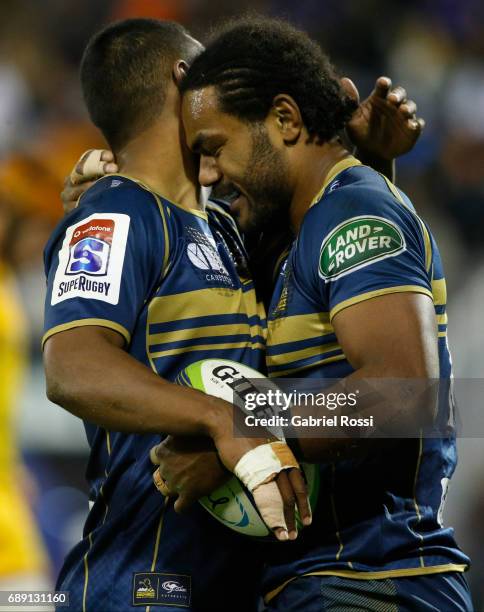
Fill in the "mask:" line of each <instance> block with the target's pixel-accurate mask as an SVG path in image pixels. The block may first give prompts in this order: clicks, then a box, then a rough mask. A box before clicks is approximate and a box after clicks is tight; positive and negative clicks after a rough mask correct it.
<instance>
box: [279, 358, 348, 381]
mask: <svg viewBox="0 0 484 612" xmlns="http://www.w3.org/2000/svg"><path fill="white" fill-rule="evenodd" d="M344 359H346V355H345V354H344V353H341V355H333V356H332V357H322V358H321V359H318V361H312V362H311V363H308V364H306V365H300V366H297V367H295V368H289V369H288V370H277V372H269V378H277V377H278V376H289V375H290V374H295V373H296V372H302V371H303V370H307V369H309V368H314V367H316V366H321V365H325V364H327V363H333V362H334V361H343V360H344Z"/></svg>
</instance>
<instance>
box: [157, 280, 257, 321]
mask: <svg viewBox="0 0 484 612" xmlns="http://www.w3.org/2000/svg"><path fill="white" fill-rule="evenodd" d="M242 302H244V305H243V306H242ZM240 312H244V313H247V316H248V317H254V316H257V315H259V316H260V315H261V309H260V305H258V304H257V301H256V297H255V290H254V289H250V290H249V291H246V292H243V291H242V289H231V288H229V287H227V288H221V287H210V288H208V289H195V290H194V291H185V292H183V293H177V294H175V295H162V296H159V297H155V298H153V300H152V301H151V302H150V305H149V312H148V322H149V324H150V325H154V324H156V323H170V322H172V321H180V320H182V319H191V318H194V317H200V316H203V313H205V314H207V315H211V316H212V315H224V314H227V313H234V314H236V313H240Z"/></svg>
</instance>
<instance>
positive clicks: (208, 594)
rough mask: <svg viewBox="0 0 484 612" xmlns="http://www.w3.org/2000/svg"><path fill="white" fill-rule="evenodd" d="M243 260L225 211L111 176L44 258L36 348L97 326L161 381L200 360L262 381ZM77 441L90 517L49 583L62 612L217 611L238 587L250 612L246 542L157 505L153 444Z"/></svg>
mask: <svg viewBox="0 0 484 612" xmlns="http://www.w3.org/2000/svg"><path fill="white" fill-rule="evenodd" d="M245 257H246V255H245V251H244V247H243V244H242V241H241V238H240V236H239V234H238V232H237V228H236V225H235V223H234V221H233V220H232V218H231V217H230V215H229V214H227V212H226V210H225V209H224V206H223V204H222V203H215V202H214V203H209V204H208V205H207V210H206V211H205V212H202V211H199V210H186V209H184V208H182V207H180V206H178V205H176V204H174V203H172V202H169V201H167V200H166V199H164V198H163V197H162V196H160V195H158V194H156V193H154V192H152V191H150V190H149V189H148V188H147V187H145V186H144V185H142V184H141V183H140V182H138V181H136V180H133V179H130V178H128V177H125V176H122V175H115V176H113V175H110V176H107V177H105V178H103V179H101V180H99V181H98V182H97V183H96V184H95V185H94V186H93V187H92V188H91V189H89V190H88V191H87V192H86V194H85V195H84V196H83V197H82V198H81V202H80V205H79V207H78V208H76V209H75V210H74V211H73V212H71V213H70V214H69V215H68V216H66V217H65V218H64V219H63V220H62V222H61V223H60V224H59V225H58V227H57V228H56V230H55V231H54V233H53V235H52V237H51V239H50V241H49V243H48V245H47V247H46V250H45V270H46V275H47V279H48V290H47V298H46V307H45V336H44V342H45V341H46V340H48V338H49V337H51V336H52V335H53V334H56V333H58V332H62V331H63V330H67V329H71V328H75V327H79V326H83V325H100V326H104V327H107V328H110V329H113V330H116V331H117V332H119V333H120V334H121V335H122V336H123V337H124V339H125V342H126V350H127V352H128V353H129V354H130V355H132V356H133V357H134V358H135V359H137V360H138V361H140V362H141V363H143V364H145V365H146V366H147V367H148V368H151V369H152V370H153V371H154V372H156V373H157V374H159V375H160V376H162V377H163V378H165V379H167V380H171V381H173V380H174V379H175V377H176V376H177V374H178V373H179V372H180V370H182V369H183V368H184V367H186V366H187V365H189V364H190V363H193V362H194V361H198V360H200V359H203V358H221V359H225V358H226V359H232V360H234V361H238V362H241V363H244V364H246V365H248V366H251V367H253V368H255V369H258V370H261V369H262V368H263V366H264V348H265V334H266V332H265V324H266V322H265V315H264V310H263V307H262V306H261V304H259V303H258V302H257V300H256V296H255V291H254V287H253V284H252V281H251V279H250V277H249V276H248V273H247V267H246V259H245ZM93 357H94V356H93ZM140 401H142V398H141V397H140ZM85 429H86V433H87V438H88V441H89V445H90V448H91V452H90V458H89V463H88V468H87V479H88V481H89V485H90V488H91V495H90V497H91V500H92V503H93V505H92V509H91V511H90V513H89V516H88V519H87V522H86V525H85V529H84V537H83V539H82V541H81V542H80V543H79V544H78V545H77V546H76V547H75V548H74V549H73V551H72V552H71V553H70V555H69V556H68V557H67V559H66V561H65V564H64V567H63V569H62V571H61V575H60V577H59V581H58V588H62V589H63V590H69V591H70V593H71V595H70V597H71V606H73V607H74V608H75V609H76V610H78V609H79V610H81V609H83V610H124V609H127V608H129V609H131V605H137V606H146V605H151V606H161V607H163V606H165V605H166V606H172V605H177V606H181V607H185V608H190V609H194V610H199V609H208V608H210V609H214V610H218V609H226V606H227V598H231V597H232V594H233V593H234V592H238V593H239V591H240V589H239V588H238V585H239V582H240V576H241V575H244V576H245V577H246V581H247V584H246V586H245V587H244V590H243V593H242V592H241V591H240V593H241V594H240V598H241V599H240V605H241V606H242V607H241V608H240V609H244V610H245V609H247V610H250V609H251V608H250V605H249V602H251V603H252V601H253V600H254V597H255V591H256V588H257V579H258V572H259V570H260V565H259V563H260V562H259V561H258V560H257V559H258V556H257V555H256V554H254V547H253V543H252V542H251V541H250V539H248V538H243V537H242V536H237V534H235V533H234V532H232V531H230V530H228V529H226V528H224V527H222V526H221V525H220V524H219V523H218V522H217V521H216V520H214V519H213V518H212V517H211V516H210V515H208V513H207V512H205V511H204V510H203V509H202V508H201V507H200V506H199V505H198V504H195V506H194V507H193V508H192V509H191V510H190V511H188V512H187V513H186V514H184V515H183V516H179V515H177V514H176V513H175V512H174V511H173V508H172V504H171V503H169V504H167V507H166V508H165V507H164V504H163V498H162V497H161V496H160V494H159V493H158V491H157V490H156V489H155V487H154V485H153V482H152V472H153V469H154V468H153V466H152V465H151V462H150V460H149V450H150V449H151V447H152V446H153V445H155V444H156V443H158V442H159V441H160V436H151V435H134V434H133V435H128V434H125V433H119V432H114V431H106V430H104V429H102V428H100V427H97V426H94V425H92V424H90V423H85ZM160 433H161V432H160ZM222 601H223V604H222V603H221V602H222ZM204 606H205V607H204ZM207 606H208V608H207ZM156 609H158V608H156ZM170 609H171V608H170Z"/></svg>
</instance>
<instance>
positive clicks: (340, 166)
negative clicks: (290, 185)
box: [309, 155, 362, 208]
mask: <svg viewBox="0 0 484 612" xmlns="http://www.w3.org/2000/svg"><path fill="white" fill-rule="evenodd" d="M361 165H362V164H361V162H360V161H359V160H358V159H356V157H353V156H352V155H350V156H349V157H345V159H342V160H341V161H339V162H338V163H336V164H335V165H334V166H333V167H332V168H331V170H330V171H329V172H328V174H327V175H326V178H325V179H324V183H323V186H322V187H321V189H320V191H319V192H318V194H317V195H316V197H315V198H314V200H313V201H312V202H311V204H310V205H309V208H311V206H314V205H315V204H317V203H318V202H319V200H320V199H321V198H322V197H323V195H324V192H325V191H326V187H327V186H328V185H329V184H330V183H331V182H332V180H333V179H334V178H336V176H337V175H338V174H339V173H340V172H343V170H347V169H348V168H352V167H353V166H361Z"/></svg>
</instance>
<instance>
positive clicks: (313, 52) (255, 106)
mask: <svg viewBox="0 0 484 612" xmlns="http://www.w3.org/2000/svg"><path fill="white" fill-rule="evenodd" d="M210 85H214V86H215V87H216V90H217V93H218V101H219V104H220V108H221V110H222V111H224V112H226V113H229V114H232V115H235V116H237V117H239V118H240V119H243V120H247V121H261V120H263V119H265V118H266V117H267V114H268V113H269V110H270V108H271V106H272V102H273V100H274V97H275V96H277V94H281V93H285V94H288V95H290V96H292V97H293V98H294V100H295V101H296V102H297V104H298V106H299V109H300V111H301V114H302V118H303V121H304V125H305V127H306V129H307V131H308V132H309V134H310V136H311V137H312V138H313V139H317V141H318V142H321V141H328V140H330V139H331V138H333V137H334V136H335V135H336V134H337V133H338V132H339V131H340V130H341V129H342V128H343V127H344V124H345V123H346V122H347V121H348V120H349V118H350V117H351V114H352V113H353V111H354V110H355V108H356V102H355V101H354V100H352V99H351V98H350V97H349V96H347V95H346V93H345V92H344V90H343V88H342V87H341V84H340V81H339V78H338V76H337V75H336V73H335V71H334V69H333V67H332V65H331V63H330V61H329V59H328V57H327V56H326V55H325V54H324V53H323V51H322V50H321V48H320V46H319V45H318V44H317V43H316V42H314V41H313V40H311V39H310V38H309V36H307V34H305V33H304V32H302V31H300V30H298V29H296V28H295V27H293V26H292V25H290V24H289V23H287V22H285V21H282V20H279V19H270V18H267V17H260V16H249V17H246V18H243V19H239V20H237V21H234V22H232V23H229V24H228V25H226V26H225V27H224V28H223V29H222V30H221V31H220V32H219V33H218V34H216V36H215V38H214V39H213V40H212V42H211V43H209V44H208V45H207V48H206V49H205V51H203V53H201V54H200V55H199V56H198V57H197V58H196V59H195V61H194V62H193V63H192V65H191V67H190V70H189V71H188V74H187V76H186V78H185V79H184V80H183V82H182V85H181V89H182V91H188V90H193V89H202V88H204V87H208V86H210Z"/></svg>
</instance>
